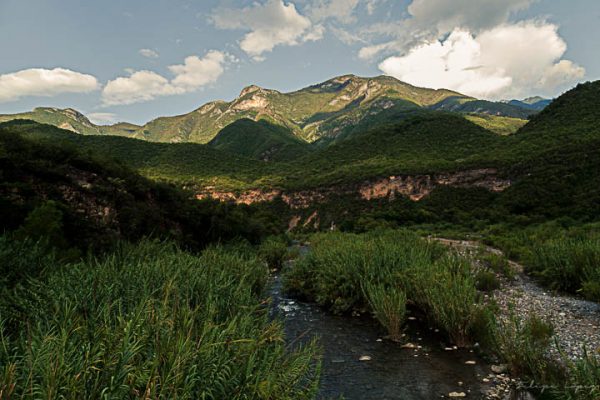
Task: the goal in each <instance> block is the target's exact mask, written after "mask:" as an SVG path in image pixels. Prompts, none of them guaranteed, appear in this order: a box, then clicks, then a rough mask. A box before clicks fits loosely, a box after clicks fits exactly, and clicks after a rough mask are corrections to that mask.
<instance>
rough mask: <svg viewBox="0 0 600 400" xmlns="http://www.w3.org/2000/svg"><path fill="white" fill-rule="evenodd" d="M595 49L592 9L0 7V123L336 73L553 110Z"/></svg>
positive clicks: (103, 118)
mask: <svg viewBox="0 0 600 400" xmlns="http://www.w3.org/2000/svg"><path fill="white" fill-rule="evenodd" d="M599 37H600V2H598V1H596V0H571V1H568V2H567V1H561V0H406V1H403V0H285V1H284V0H253V1H243V0H240V1H234V0H229V1H227V0H223V1H211V0H168V1H167V0H144V1H142V0H127V1H122V0H121V1H117V0H103V1H85V0H78V1H77V0H0V49H2V55H1V56H0V113H14V112H20V111H25V110H29V109H32V108H33V107H36V106H54V107H73V108H76V109H78V110H81V111H83V112H84V113H86V114H87V115H89V116H91V117H92V119H93V120H94V121H96V122H99V123H107V122H114V121H131V122H136V123H143V122H146V121H148V120H151V119H153V118H156V117H157V116H163V115H174V114H180V113H185V112H189V111H191V110H193V109H195V108H197V107H199V106H200V105H202V104H203V103H205V102H207V101H211V100H215V99H224V100H230V99H232V98H234V97H235V96H237V94H238V93H239V92H240V90H241V89H242V88H243V87H244V86H247V85H249V84H258V85H260V86H263V87H268V88H273V89H278V90H281V91H291V90H295V89H298V88H301V87H304V86H307V85H310V84H313V83H317V82H320V81H323V80H326V79H329V78H331V77H333V76H337V75H342V74H347V73H353V74H356V75H361V76H374V75H380V74H388V75H392V76H395V77H397V78H398V79H401V80H404V81H407V82H409V83H412V84H415V85H417V86H425V87H434V88H438V87H445V88H450V89H454V90H458V91H460V92H463V93H465V94H469V95H473V96H476V97H482V98H490V99H503V98H521V97H526V96H529V95H537V94H540V95H543V96H555V95H557V94H559V93H561V92H562V91H564V90H566V89H567V88H569V87H571V86H573V85H574V84H576V83H577V82H580V81H585V80H594V79H598V78H600V44H599V43H600V41H598V40H597V38H599Z"/></svg>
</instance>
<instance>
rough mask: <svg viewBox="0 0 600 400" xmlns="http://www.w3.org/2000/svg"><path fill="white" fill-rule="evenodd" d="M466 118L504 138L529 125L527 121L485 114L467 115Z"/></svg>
mask: <svg viewBox="0 0 600 400" xmlns="http://www.w3.org/2000/svg"><path fill="white" fill-rule="evenodd" d="M465 118H466V119H467V120H469V121H471V122H472V123H474V124H476V125H479V126H481V127H482V128H484V129H487V130H488V131H492V132H494V133H497V134H498V135H503V136H506V135H512V134H513V133H515V132H517V131H518V130H519V129H520V128H522V127H523V126H525V124H526V123H527V120H525V119H520V118H511V117H501V116H497V115H485V114H467V115H465Z"/></svg>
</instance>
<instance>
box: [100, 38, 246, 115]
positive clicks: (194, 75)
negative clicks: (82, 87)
mask: <svg viewBox="0 0 600 400" xmlns="http://www.w3.org/2000/svg"><path fill="white" fill-rule="evenodd" d="M231 61H234V59H233V58H232V57H231V56H229V55H228V54H227V53H223V52H220V51H216V50H211V51H209V52H208V53H207V54H206V55H205V56H204V57H203V58H199V57H197V56H190V57H187V58H186V59H185V61H184V64H182V65H171V66H169V71H171V73H172V74H173V76H174V77H173V79H171V80H169V79H167V78H165V77H164V76H162V75H159V74H157V73H156V72H152V71H135V72H132V73H131V74H130V76H127V77H119V78H116V79H114V80H112V81H109V82H108V83H107V84H106V86H105V87H104V90H103V91H102V102H103V104H104V105H118V104H133V103H139V102H143V101H149V100H153V99H155V98H156V97H161V96H171V95H176V94H183V93H189V92H194V91H196V90H198V89H200V88H201V87H203V86H205V85H207V84H209V83H212V82H215V81H216V80H217V79H219V77H220V76H221V75H222V74H223V72H224V71H225V66H226V64H227V63H228V62H231Z"/></svg>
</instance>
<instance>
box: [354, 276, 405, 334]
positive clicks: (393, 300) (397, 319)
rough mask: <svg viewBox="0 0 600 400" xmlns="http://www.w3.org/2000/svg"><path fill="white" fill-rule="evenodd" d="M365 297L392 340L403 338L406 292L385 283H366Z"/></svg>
mask: <svg viewBox="0 0 600 400" xmlns="http://www.w3.org/2000/svg"><path fill="white" fill-rule="evenodd" d="M364 286H365V288H364V291H365V297H366V298H367V300H368V302H369V306H370V307H371V310H373V314H374V315H375V318H376V319H377V321H379V323H380V324H381V325H382V326H384V327H385V328H386V329H387V331H388V334H389V337H390V339H391V340H393V341H395V342H399V341H400V340H401V339H402V325H403V324H404V318H405V315H406V293H404V291H402V290H401V289H398V288H394V287H386V286H384V285H371V284H368V283H367V284H365V285H364Z"/></svg>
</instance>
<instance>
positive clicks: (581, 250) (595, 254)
mask: <svg viewBox="0 0 600 400" xmlns="http://www.w3.org/2000/svg"><path fill="white" fill-rule="evenodd" d="M530 268H531V271H532V272H533V273H534V274H536V275H537V276H539V277H540V279H541V280H542V281H543V282H544V283H546V284H548V285H549V286H551V287H552V288H554V289H557V290H563V291H566V292H571V293H577V292H581V293H582V294H583V295H584V296H585V297H587V298H588V299H590V300H595V301H600V238H597V237H596V238H574V239H572V238H562V239H559V240H558V239H557V240H550V241H548V242H546V243H544V244H542V245H540V246H538V247H537V248H535V249H534V250H533V255H532V260H531V264H530Z"/></svg>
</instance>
